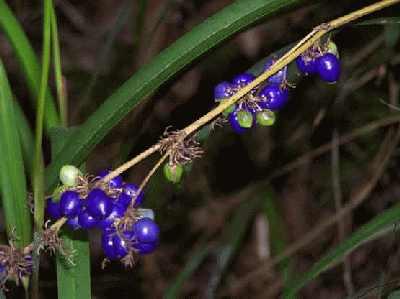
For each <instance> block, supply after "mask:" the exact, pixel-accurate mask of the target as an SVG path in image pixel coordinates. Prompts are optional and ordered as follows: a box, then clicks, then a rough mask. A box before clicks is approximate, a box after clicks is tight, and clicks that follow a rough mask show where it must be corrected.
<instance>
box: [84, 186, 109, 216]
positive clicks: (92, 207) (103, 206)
mask: <svg viewBox="0 0 400 299" xmlns="http://www.w3.org/2000/svg"><path fill="white" fill-rule="evenodd" d="M86 206H87V207H86V209H87V212H88V213H89V214H90V215H92V216H93V217H94V218H95V219H97V220H102V219H105V218H106V217H107V216H108V215H110V213H111V211H112V208H113V206H114V203H113V201H112V200H111V199H110V198H109V197H108V196H107V194H106V193H105V192H104V191H103V190H101V189H98V188H95V189H92V191H90V192H89V195H88V196H87V199H86Z"/></svg>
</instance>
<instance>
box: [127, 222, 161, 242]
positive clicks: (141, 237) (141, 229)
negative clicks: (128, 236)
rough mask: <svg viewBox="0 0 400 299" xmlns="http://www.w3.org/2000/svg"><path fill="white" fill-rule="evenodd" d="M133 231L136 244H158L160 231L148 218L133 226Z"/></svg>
mask: <svg viewBox="0 0 400 299" xmlns="http://www.w3.org/2000/svg"><path fill="white" fill-rule="evenodd" d="M133 231H134V233H135V238H136V241H137V242H142V243H152V242H158V236H159V234H160V229H159V228H158V225H157V224H156V223H155V222H154V221H153V220H151V219H150V218H147V217H144V218H140V219H139V220H137V221H136V222H135V224H134V225H133Z"/></svg>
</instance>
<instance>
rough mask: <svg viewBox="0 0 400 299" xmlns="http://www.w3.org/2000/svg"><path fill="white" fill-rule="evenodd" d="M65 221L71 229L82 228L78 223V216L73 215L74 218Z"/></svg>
mask: <svg viewBox="0 0 400 299" xmlns="http://www.w3.org/2000/svg"><path fill="white" fill-rule="evenodd" d="M66 223H67V225H68V227H69V228H70V229H72V230H78V229H80V228H82V227H81V226H80V225H79V220H78V216H75V217H74V218H69V219H68V220H67V222H66Z"/></svg>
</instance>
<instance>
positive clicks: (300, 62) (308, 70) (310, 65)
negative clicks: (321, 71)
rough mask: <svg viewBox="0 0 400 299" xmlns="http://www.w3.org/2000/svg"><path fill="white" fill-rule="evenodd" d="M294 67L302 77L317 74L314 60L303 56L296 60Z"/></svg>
mask: <svg viewBox="0 0 400 299" xmlns="http://www.w3.org/2000/svg"><path fill="white" fill-rule="evenodd" d="M296 66H297V68H298V70H299V71H300V72H301V73H303V74H304V75H311V74H315V73H316V72H317V63H316V61H315V60H314V59H308V58H307V57H305V56H303V55H300V56H299V57H297V58H296Z"/></svg>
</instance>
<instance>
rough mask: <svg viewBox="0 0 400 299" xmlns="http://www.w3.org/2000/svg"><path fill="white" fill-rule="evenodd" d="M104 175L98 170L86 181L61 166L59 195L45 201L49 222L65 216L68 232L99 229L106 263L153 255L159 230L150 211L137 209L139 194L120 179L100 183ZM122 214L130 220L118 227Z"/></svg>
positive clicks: (141, 198)
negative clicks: (132, 256) (129, 254)
mask: <svg viewBox="0 0 400 299" xmlns="http://www.w3.org/2000/svg"><path fill="white" fill-rule="evenodd" d="M108 174H109V171H102V172H100V173H99V174H98V176H96V177H95V178H93V179H91V180H89V179H85V178H84V177H82V176H81V174H80V172H79V170H78V169H77V168H75V167H74V166H70V165H67V166H64V167H63V168H62V169H61V171H60V180H61V182H62V183H63V186H61V192H59V194H58V195H53V196H52V198H48V199H47V206H46V211H47V214H48V216H49V217H50V218H52V219H53V220H58V219H60V218H62V217H65V218H66V219H67V221H66V224H67V226H68V227H69V228H70V229H72V230H78V229H86V230H88V229H100V230H101V231H102V247H103V251H104V254H105V256H106V257H107V258H108V259H109V260H118V259H123V258H124V257H125V256H127V255H128V253H131V254H132V253H137V254H139V255H144V254H148V253H151V252H153V251H154V250H155V249H156V247H157V245H158V237H159V228H158V226H157V224H156V223H155V222H154V213H153V211H152V210H149V209H141V208H139V207H140V206H141V204H142V202H143V199H144V195H143V192H139V188H138V186H136V185H135V184H131V183H124V181H123V179H122V177H121V176H116V177H114V178H112V179H111V180H110V181H109V182H107V183H104V182H103V181H102V179H103V178H104V177H105V176H106V175H108ZM126 215H129V217H131V220H132V221H129V222H128V223H129V224H128V225H120V224H121V223H122V222H123V220H124V219H125V217H126ZM124 224H126V223H124Z"/></svg>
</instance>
